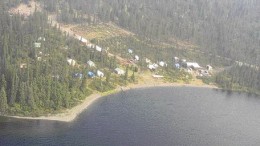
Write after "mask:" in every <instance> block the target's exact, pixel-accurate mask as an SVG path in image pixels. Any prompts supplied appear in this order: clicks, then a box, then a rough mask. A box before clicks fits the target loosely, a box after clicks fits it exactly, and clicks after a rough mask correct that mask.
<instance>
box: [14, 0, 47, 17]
mask: <svg viewBox="0 0 260 146" xmlns="http://www.w3.org/2000/svg"><path fill="white" fill-rule="evenodd" d="M41 10H42V8H41V6H40V4H39V2H36V1H34V0H31V1H30V2H29V3H28V4H24V3H22V4H20V5H19V6H17V7H15V8H11V9H10V10H9V13H10V14H20V15H22V16H25V17H28V16H29V15H31V14H33V13H34V12H35V11H41Z"/></svg>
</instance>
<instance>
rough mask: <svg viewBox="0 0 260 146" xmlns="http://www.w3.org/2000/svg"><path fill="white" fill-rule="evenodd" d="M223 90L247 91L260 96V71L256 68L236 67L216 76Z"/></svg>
mask: <svg viewBox="0 0 260 146" xmlns="http://www.w3.org/2000/svg"><path fill="white" fill-rule="evenodd" d="M216 83H217V84H218V85H219V86H220V87H221V88H223V89H228V90H238V91H246V92H249V93H256V94H258V95H260V71H259V68H256V67H254V66H245V65H242V66H241V65H236V66H234V67H231V68H229V69H227V70H225V71H224V72H221V73H219V74H218V75H217V76H216Z"/></svg>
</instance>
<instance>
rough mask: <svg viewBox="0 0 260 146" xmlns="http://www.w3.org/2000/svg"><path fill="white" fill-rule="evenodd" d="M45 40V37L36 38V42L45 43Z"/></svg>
mask: <svg viewBox="0 0 260 146" xmlns="http://www.w3.org/2000/svg"><path fill="white" fill-rule="evenodd" d="M45 40H46V39H45V37H39V38H38V41H44V42H45Z"/></svg>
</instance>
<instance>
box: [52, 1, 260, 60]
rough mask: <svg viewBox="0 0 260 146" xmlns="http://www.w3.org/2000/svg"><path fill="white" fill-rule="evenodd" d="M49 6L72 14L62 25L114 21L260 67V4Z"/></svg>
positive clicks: (147, 34) (141, 32)
mask: <svg viewBox="0 0 260 146" xmlns="http://www.w3.org/2000/svg"><path fill="white" fill-rule="evenodd" d="M48 3H53V4H57V3H59V4H60V5H58V7H55V8H56V11H66V13H62V12H60V13H59V14H61V15H66V17H67V18H71V19H70V21H68V20H69V19H62V20H63V21H64V22H73V19H72V18H76V16H77V17H79V16H81V17H84V18H86V20H89V21H88V22H92V23H95V22H97V21H98V19H99V20H102V21H105V22H108V21H112V22H115V23H117V24H118V25H120V26H123V27H124V28H127V29H129V30H131V31H133V32H135V33H136V34H139V35H140V36H143V37H145V38H150V39H153V40H159V41H167V42H171V41H173V42H174V41H175V38H177V39H181V40H187V41H190V42H193V43H195V44H198V45H200V46H201V48H202V49H203V50H204V51H205V52H210V53H214V54H216V55H220V56H223V57H228V58H232V59H233V60H240V61H243V62H247V63H249V64H258V65H259V64H260V57H259V56H260V51H259V50H260V49H259V39H260V32H259V31H258V30H259V29H258V28H259V26H260V22H259V14H258V9H259V7H258V6H259V5H260V2H259V1H258V0H211V1H205V0H196V1H194V0H187V1H183V0H172V1H169V0H160V1H158V0H122V1H118V0H109V1H106V0H74V1H73V2H72V1H71V0H61V1H57V0H48ZM63 5H66V7H64V6H63ZM54 6H56V5H50V6H49V7H54ZM59 6H60V7H59ZM89 14H91V15H89ZM72 16H73V17H72ZM248 56H250V57H248Z"/></svg>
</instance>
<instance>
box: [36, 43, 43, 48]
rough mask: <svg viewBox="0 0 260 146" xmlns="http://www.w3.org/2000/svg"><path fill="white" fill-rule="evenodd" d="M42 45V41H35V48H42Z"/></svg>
mask: <svg viewBox="0 0 260 146" xmlns="http://www.w3.org/2000/svg"><path fill="white" fill-rule="evenodd" d="M41 45H42V44H41V43H34V47H35V48H41Z"/></svg>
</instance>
